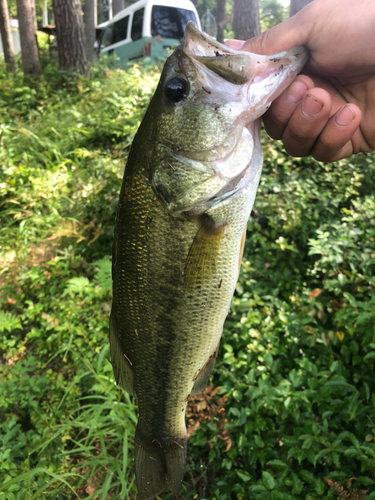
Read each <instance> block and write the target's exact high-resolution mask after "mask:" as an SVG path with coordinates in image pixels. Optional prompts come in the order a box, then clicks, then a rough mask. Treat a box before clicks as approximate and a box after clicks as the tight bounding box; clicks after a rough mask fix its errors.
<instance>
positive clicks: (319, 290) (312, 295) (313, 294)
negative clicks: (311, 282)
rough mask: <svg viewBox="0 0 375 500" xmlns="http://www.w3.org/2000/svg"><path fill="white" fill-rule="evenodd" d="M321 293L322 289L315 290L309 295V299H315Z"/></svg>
mask: <svg viewBox="0 0 375 500" xmlns="http://www.w3.org/2000/svg"><path fill="white" fill-rule="evenodd" d="M321 293H322V290H321V289H320V288H314V290H313V291H312V292H310V293H309V299H314V298H315V297H319V295H320V294H321Z"/></svg>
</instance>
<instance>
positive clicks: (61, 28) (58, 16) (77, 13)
mask: <svg viewBox="0 0 375 500" xmlns="http://www.w3.org/2000/svg"><path fill="white" fill-rule="evenodd" d="M52 6H53V14H54V17H55V23H56V38H57V50H58V54H59V67H60V69H62V70H70V69H75V70H77V69H78V71H79V72H80V73H82V74H83V73H87V58H86V50H85V47H86V44H85V34H84V28H83V20H82V13H81V3H80V0H53V1H52Z"/></svg>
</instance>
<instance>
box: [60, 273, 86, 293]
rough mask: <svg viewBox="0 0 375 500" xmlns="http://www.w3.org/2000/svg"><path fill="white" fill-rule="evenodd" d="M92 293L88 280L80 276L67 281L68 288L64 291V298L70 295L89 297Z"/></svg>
mask: <svg viewBox="0 0 375 500" xmlns="http://www.w3.org/2000/svg"><path fill="white" fill-rule="evenodd" d="M90 291H91V285H90V282H89V280H88V278H85V277H83V276H79V277H78V278H71V279H70V280H68V281H67V286H66V288H65V290H64V293H63V296H65V295H70V296H71V297H72V296H73V295H81V296H83V295H88V294H89V293H90Z"/></svg>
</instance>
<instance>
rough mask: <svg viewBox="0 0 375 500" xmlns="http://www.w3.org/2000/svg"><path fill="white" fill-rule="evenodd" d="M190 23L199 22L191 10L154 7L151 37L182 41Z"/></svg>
mask: <svg viewBox="0 0 375 500" xmlns="http://www.w3.org/2000/svg"><path fill="white" fill-rule="evenodd" d="M188 21H194V22H195V23H196V22H197V20H196V18H195V14H194V12H193V11H191V10H186V9H177V8H176V7H162V6H161V5H154V6H153V7H152V12H151V35H152V36H156V35H160V36H161V37H163V38H175V39H177V40H180V39H181V38H182V37H183V36H184V31H185V28H186V25H187V23H188Z"/></svg>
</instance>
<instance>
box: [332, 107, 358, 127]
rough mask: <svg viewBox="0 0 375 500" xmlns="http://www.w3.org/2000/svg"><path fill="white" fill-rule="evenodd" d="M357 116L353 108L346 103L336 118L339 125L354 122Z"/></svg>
mask: <svg viewBox="0 0 375 500" xmlns="http://www.w3.org/2000/svg"><path fill="white" fill-rule="evenodd" d="M355 117H356V115H355V113H354V111H353V110H352V108H351V107H350V106H349V105H348V104H345V106H343V107H342V108H341V109H340V111H339V112H338V113H337V115H336V118H335V120H336V123H337V124H338V125H342V126H345V125H349V123H352V121H353V120H354V119H355Z"/></svg>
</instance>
